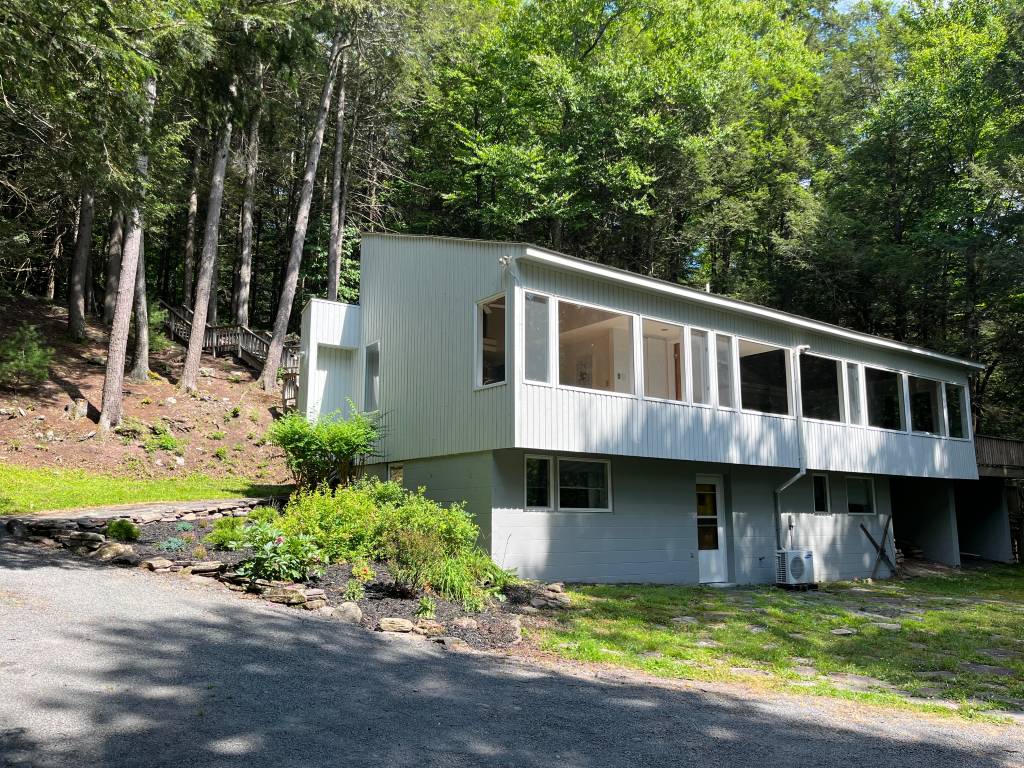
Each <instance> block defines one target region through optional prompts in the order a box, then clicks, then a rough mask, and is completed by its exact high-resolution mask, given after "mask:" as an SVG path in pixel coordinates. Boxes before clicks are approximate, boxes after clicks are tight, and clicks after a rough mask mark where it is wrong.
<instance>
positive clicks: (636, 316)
mask: <svg viewBox="0 0 1024 768" xmlns="http://www.w3.org/2000/svg"><path fill="white" fill-rule="evenodd" d="M524 293H534V294H538V295H544V294H541V293H538V292H537V291H533V290H527V289H524ZM550 298H553V299H554V306H553V311H554V325H553V327H552V328H550V329H549V330H548V332H549V333H550V334H551V335H552V341H553V344H552V347H551V349H550V350H549V353H550V354H551V357H552V360H553V365H554V367H553V368H552V370H551V380H552V382H553V386H555V387H558V388H560V389H567V390H569V391H571V392H589V393H590V394H594V395H609V396H611V397H631V398H634V399H642V398H643V394H642V393H643V389H642V387H643V382H642V378H643V371H642V370H641V371H637V359H638V358H637V346H636V343H637V328H638V327H639V326H640V323H641V322H642V320H643V318H644V315H642V314H640V313H639V312H627V311H625V310H622V309H613V308H612V307H607V306H602V305H601V304H594V303H593V302H589V301H578V300H576V299H569V298H563V297H561V296H552V297H550ZM562 302H565V303H566V304H575V305H576V306H577V307H586V308H588V309H596V310H598V311H600V312H609V313H611V314H613V315H622V316H624V317H628V318H630V335H629V339H630V344H631V345H632V347H633V349H632V350H631V351H632V354H631V355H630V356H629V366H630V373H631V374H632V378H633V389H632V391H631V392H616V391H614V390H609V389H590V388H589V387H577V386H575V385H574V384H563V383H562V365H561V363H562V360H561V351H562V350H561V345H560V344H559V327H560V322H559V314H558V308H559V306H561V304H562ZM676 325H678V323H676ZM642 337H643V334H642V333H641V339H642ZM525 352H526V349H525V347H524V348H523V353H524V354H525ZM641 352H642V350H641ZM640 359H641V360H642V358H640ZM530 383H531V384H540V383H542V382H535V381H530ZM672 402H677V401H675V400H673V401H672Z"/></svg>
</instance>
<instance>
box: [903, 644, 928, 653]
mask: <svg viewBox="0 0 1024 768" xmlns="http://www.w3.org/2000/svg"><path fill="white" fill-rule="evenodd" d="M907 645H909V646H910V647H911V648H913V649H914V650H915V651H926V650H928V646H927V645H925V644H924V643H907Z"/></svg>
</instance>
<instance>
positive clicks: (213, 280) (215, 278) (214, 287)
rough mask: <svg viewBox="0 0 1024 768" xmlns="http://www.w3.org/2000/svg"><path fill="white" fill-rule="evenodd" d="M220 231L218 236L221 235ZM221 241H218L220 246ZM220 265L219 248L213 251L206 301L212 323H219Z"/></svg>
mask: <svg viewBox="0 0 1024 768" xmlns="http://www.w3.org/2000/svg"><path fill="white" fill-rule="evenodd" d="M219 234H220V233H219V231H218V237H219ZM219 246H220V243H219V242H218V248H219ZM219 268H220V265H219V264H218V263H217V249H214V252H213V270H212V271H211V272H210V290H209V295H208V297H207V301H206V322H207V323H209V324H210V325H216V324H217V299H218V298H219V296H218V294H217V291H219V290H220V272H219Z"/></svg>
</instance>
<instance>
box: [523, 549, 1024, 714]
mask: <svg viewBox="0 0 1024 768" xmlns="http://www.w3.org/2000/svg"><path fill="white" fill-rule="evenodd" d="M569 594H570V597H571V598H572V603H573V607H572V608H571V609H569V610H567V611H565V612H562V613H560V614H558V615H556V616H554V617H553V618H552V619H551V620H550V622H547V623H546V624H545V625H544V626H542V627H541V628H540V629H539V630H538V631H537V635H536V637H535V640H536V642H537V643H538V644H539V645H540V646H541V647H542V648H544V649H547V650H549V651H552V652H554V653H556V654H558V655H560V656H563V657H566V658H571V659H578V660H585V661H596V662H604V663H610V664H617V665H622V666H628V667H635V668H639V669H642V670H645V671H646V672H649V673H651V674H654V675H659V676H663V677H672V678H686V679H693V680H745V681H749V682H753V683H755V684H757V685H764V686H767V687H770V688H775V689H785V690H790V691H801V692H809V693H814V694H820V695H830V696H839V697H844V698H854V699H863V700H868V701H874V702H877V703H883V704H889V705H893V706H899V707H911V708H918V709H927V710H934V711H950V706H951V705H950V704H949V702H956V703H957V704H958V705H959V706H958V708H957V709H956V710H955V711H957V712H959V713H960V714H962V715H966V716H975V715H978V714H979V713H983V712H984V711H986V710H998V709H1008V710H1024V568H1020V567H1013V566H993V567H990V568H987V569H984V570H969V571H964V572H961V573H956V574H955V575H950V576H932V577H927V578H916V579H907V580H902V581H891V582H875V583H873V584H864V583H857V584H853V583H845V584H830V585H828V586H827V588H822V589H821V590H819V591H818V592H786V591H783V590H781V589H776V588H774V587H751V588H738V589H715V588H708V587H703V588H702V587H656V586H578V587H573V588H571V589H570V590H569ZM877 624H887V625H890V626H889V627H888V628H884V627H879V626H876V625H877ZM891 625H899V628H898V629H896V628H894V627H893V626H891ZM844 628H845V629H852V630H854V631H855V634H851V635H847V636H842V635H836V634H833V632H832V630H834V629H844ZM965 663H966V664H971V665H975V664H976V665H984V666H964V665H965ZM939 702H946V703H945V704H940V703H939Z"/></svg>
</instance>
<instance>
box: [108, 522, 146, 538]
mask: <svg viewBox="0 0 1024 768" xmlns="http://www.w3.org/2000/svg"><path fill="white" fill-rule="evenodd" d="M140 533H141V531H140V530H139V526H137V525H136V524H135V523H133V522H132V521H131V520H111V521H110V522H109V523H107V530H106V535H107V538H108V539H113V540H114V541H138V540H139V534H140Z"/></svg>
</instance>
